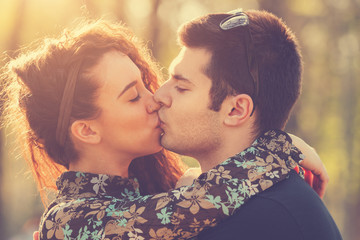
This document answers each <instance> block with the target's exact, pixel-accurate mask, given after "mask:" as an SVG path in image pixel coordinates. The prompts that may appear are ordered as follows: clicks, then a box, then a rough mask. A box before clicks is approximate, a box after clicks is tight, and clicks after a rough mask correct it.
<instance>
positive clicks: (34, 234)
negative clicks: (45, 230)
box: [33, 231, 39, 240]
mask: <svg viewBox="0 0 360 240" xmlns="http://www.w3.org/2000/svg"><path fill="white" fill-rule="evenodd" d="M33 240H39V231H35V232H34V233H33Z"/></svg>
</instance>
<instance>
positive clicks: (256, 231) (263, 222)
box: [198, 172, 342, 240]
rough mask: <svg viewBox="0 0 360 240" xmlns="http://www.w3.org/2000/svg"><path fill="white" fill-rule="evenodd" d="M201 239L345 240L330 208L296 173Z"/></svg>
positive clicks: (252, 201)
mask: <svg viewBox="0 0 360 240" xmlns="http://www.w3.org/2000/svg"><path fill="white" fill-rule="evenodd" d="M198 238H199V239H221V240H225V239H245V240H248V239H249V240H256V239H277V240H281V239H286V240H288V239H292V240H298V239H299V240H300V239H301V240H315V239H316V240H321V239H324V240H325V239H326V240H333V239H342V238H341V235H340V232H339V230H338V228H337V226H336V224H335V222H334V220H333V219H332V217H331V215H330V214H329V212H328V210H327V208H326V207H325V205H324V204H323V202H322V201H321V199H320V198H319V197H318V196H317V194H316V193H315V192H314V191H313V190H312V189H311V188H310V187H309V186H308V185H307V184H306V183H305V181H303V180H302V179H301V178H300V177H299V176H298V175H297V174H296V173H295V172H292V173H291V174H290V177H289V179H286V180H284V181H282V182H280V183H278V184H276V185H275V186H273V187H271V188H270V189H268V190H267V191H264V192H262V193H260V194H259V195H257V196H255V197H254V198H253V199H252V200H250V201H249V202H248V203H247V204H245V205H244V206H242V207H241V208H240V209H239V211H238V212H237V213H236V214H235V215H234V216H232V217H230V218H229V219H227V220H226V221H224V222H222V223H220V224H219V225H218V226H217V227H215V228H211V229H209V230H206V231H204V232H203V233H201V234H200V235H199V237H198Z"/></svg>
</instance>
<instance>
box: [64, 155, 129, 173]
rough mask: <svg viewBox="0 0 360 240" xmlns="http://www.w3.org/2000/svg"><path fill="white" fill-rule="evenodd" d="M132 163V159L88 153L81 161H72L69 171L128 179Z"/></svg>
mask: <svg viewBox="0 0 360 240" xmlns="http://www.w3.org/2000/svg"><path fill="white" fill-rule="evenodd" d="M131 161H132V158H131V157H125V156H120V155H115V154H109V153H101V154H99V152H97V153H88V154H82V156H80V157H79V159H77V160H75V161H72V162H71V163H70V164H69V170H70V171H80V172H89V173H95V174H108V175H116V176H121V177H128V168H129V165H130V163H131Z"/></svg>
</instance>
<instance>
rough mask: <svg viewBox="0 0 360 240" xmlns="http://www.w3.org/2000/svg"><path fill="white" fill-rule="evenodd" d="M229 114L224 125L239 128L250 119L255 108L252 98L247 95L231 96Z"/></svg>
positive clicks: (228, 103)
mask: <svg viewBox="0 0 360 240" xmlns="http://www.w3.org/2000/svg"><path fill="white" fill-rule="evenodd" d="M226 107H227V112H226V116H225V119H224V124H225V125H227V126H233V127H235V126H238V125H241V124H242V123H244V122H245V121H246V120H247V119H249V118H250V115H251V112H252V109H253V107H254V104H253V101H252V99H251V97H250V96H249V95H247V94H239V95H236V96H231V97H230V99H229V101H228V102H227V106H226Z"/></svg>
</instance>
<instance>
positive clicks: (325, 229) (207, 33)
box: [155, 11, 341, 239]
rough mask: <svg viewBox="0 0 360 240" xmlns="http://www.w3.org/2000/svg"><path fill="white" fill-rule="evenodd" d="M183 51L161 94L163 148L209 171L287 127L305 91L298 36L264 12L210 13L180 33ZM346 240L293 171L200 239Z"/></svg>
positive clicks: (188, 24) (175, 61)
mask: <svg viewBox="0 0 360 240" xmlns="http://www.w3.org/2000/svg"><path fill="white" fill-rule="evenodd" d="M178 37H179V42H180V44H181V46H182V49H181V51H180V53H179V55H178V56H177V57H176V58H175V59H174V61H173V62H172V64H171V66H170V71H169V72H170V78H169V80H168V81H167V82H166V83H165V84H164V85H163V86H162V87H161V88H160V89H159V90H158V91H157V92H156V93H155V99H156V100H157V101H158V102H159V103H161V105H162V108H161V109H160V110H159V117H160V119H161V127H162V129H163V130H164V134H163V136H162V138H161V144H162V145H163V146H164V147H165V148H167V149H169V150H171V151H174V152H177V153H179V154H183V155H188V156H191V157H194V158H196V159H197V160H198V161H199V163H200V166H201V170H202V171H203V172H205V171H208V170H209V169H211V168H213V167H214V166H216V165H217V164H219V163H220V162H221V161H222V160H223V159H226V158H228V157H230V156H233V155H235V154H236V153H238V152H241V151H243V150H244V149H245V148H247V147H249V146H251V144H252V143H253V141H254V140H255V139H257V137H258V136H260V135H261V133H263V132H266V131H268V130H271V129H283V128H284V126H285V124H286V122H287V120H288V117H289V114H290V112H291V109H292V108H293V106H294V104H295V102H296V100H297V99H298V96H299V94H300V86H301V73H302V62H301V55H300V52H299V47H298V44H297V41H296V39H295V36H294V35H293V34H292V33H291V31H290V30H289V29H288V28H287V27H286V26H285V24H284V23H283V22H282V21H281V20H280V19H279V18H277V17H275V16H274V15H272V14H270V13H267V12H263V11H248V12H245V13H244V12H241V11H238V12H236V13H232V14H209V15H206V16H204V17H200V18H198V19H195V20H193V21H190V22H188V23H185V24H184V25H183V26H182V27H181V28H180V30H179V35H178ZM238 238H239V239H341V236H340V233H339V231H338V229H337V227H336V224H335V223H334V221H333V219H332V217H331V216H330V214H329V212H328V211H327V209H326V207H325V205H324V204H323V203H322V201H321V199H320V198H319V197H318V196H317V195H316V193H315V192H314V191H313V190H312V189H311V188H310V187H309V186H308V185H307V184H306V183H305V182H304V181H303V180H302V179H301V178H300V177H299V176H298V175H297V174H295V173H292V174H291V175H290V177H289V179H287V180H285V181H283V182H281V183H278V184H277V185H275V186H273V187H272V188H270V189H269V190H267V191H264V192H263V193H260V194H258V195H257V196H256V197H254V198H253V199H252V200H250V201H249V203H247V204H245V205H244V206H243V207H242V209H240V210H239V211H238V212H237V213H236V214H235V215H234V216H232V217H231V218H229V219H228V220H225V221H224V222H222V223H221V224H220V225H218V226H217V227H215V228H211V229H209V230H207V231H204V232H203V233H202V234H201V235H200V236H199V239H238Z"/></svg>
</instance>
